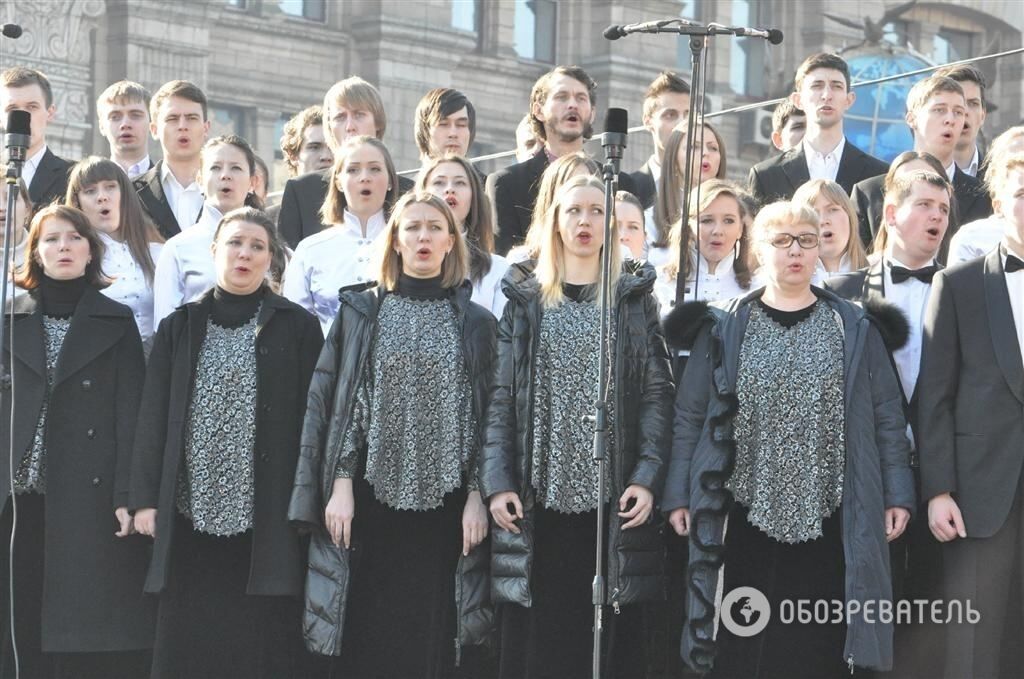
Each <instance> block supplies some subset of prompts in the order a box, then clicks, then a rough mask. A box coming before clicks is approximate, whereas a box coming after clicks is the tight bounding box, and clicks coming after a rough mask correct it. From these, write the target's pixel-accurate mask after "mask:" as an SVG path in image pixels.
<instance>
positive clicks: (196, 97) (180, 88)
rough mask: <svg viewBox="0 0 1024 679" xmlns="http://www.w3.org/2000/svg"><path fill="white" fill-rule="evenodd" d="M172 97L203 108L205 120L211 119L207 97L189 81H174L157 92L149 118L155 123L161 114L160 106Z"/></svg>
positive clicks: (152, 101) (151, 103)
mask: <svg viewBox="0 0 1024 679" xmlns="http://www.w3.org/2000/svg"><path fill="white" fill-rule="evenodd" d="M171 97H178V98H179V99H184V100H186V101H192V102H195V103H197V104H199V105H200V106H202V107H203V120H206V119H207V118H208V117H209V111H208V110H207V109H208V104H207V101H206V95H205V94H204V93H203V91H202V90H201V89H199V86H198V85H193V84H192V83H190V82H189V81H187V80H172V81H170V82H167V83H164V84H163V85H161V86H160V89H158V90H157V91H156V94H154V95H153V98H152V99H151V100H150V102H149V118H150V120H153V121H154V122H155V121H156V119H157V115H156V114H157V113H159V112H160V106H161V105H163V103H164V102H165V101H167V100H168V99H170V98H171Z"/></svg>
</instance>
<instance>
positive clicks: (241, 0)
mask: <svg viewBox="0 0 1024 679" xmlns="http://www.w3.org/2000/svg"><path fill="white" fill-rule="evenodd" d="M226 4H227V6H228V7H230V8H231V9H240V10H242V11H245V10H247V9H249V2H248V0H226Z"/></svg>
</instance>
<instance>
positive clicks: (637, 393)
mask: <svg viewBox="0 0 1024 679" xmlns="http://www.w3.org/2000/svg"><path fill="white" fill-rule="evenodd" d="M654 279H655V274H654V269H653V268H652V267H650V266H644V267H642V268H641V269H639V270H638V271H637V274H636V275H634V274H630V273H623V274H622V276H621V277H620V278H619V283H618V287H617V289H616V291H615V293H614V294H615V308H616V312H617V315H616V332H615V353H614V366H613V369H614V370H615V384H616V386H617V388H616V389H615V396H614V402H613V407H614V409H615V410H614V419H613V422H614V427H615V431H614V441H615V448H614V454H613V457H612V460H611V464H609V467H608V468H609V474H610V476H611V481H612V484H611V485H612V495H613V497H612V498H610V500H611V501H612V502H614V501H616V500H617V499H618V498H619V497H620V496H621V495H622V493H623V492H624V491H625V490H626V487H627V486H630V485H633V484H637V485H640V486H643V487H645V488H647V489H649V490H650V491H651V492H652V493H653V494H654V497H655V502H657V501H658V498H659V497H660V495H661V491H662V486H663V482H664V478H665V468H666V466H667V461H668V454H669V445H670V441H671V433H672V397H673V394H674V393H675V389H674V388H673V386H672V379H671V374H670V369H669V362H668V351H667V349H666V348H665V341H664V339H662V334H661V326H660V325H659V322H658V304H657V302H656V301H655V300H654V297H653V296H652V295H651V290H652V289H653V287H654ZM502 289H503V290H504V292H505V295H506V296H507V297H508V304H506V305H505V312H504V314H503V315H502V319H501V322H500V323H499V325H498V363H497V365H496V366H495V376H494V386H493V387H492V388H491V399H490V401H491V402H490V405H489V406H488V409H487V432H486V436H487V440H486V444H485V445H484V449H483V452H482V453H481V455H480V492H481V494H482V495H483V496H484V497H485V498H488V499H489V498H490V497H491V496H493V495H496V494H497V493H501V492H505V491H514V492H515V493H517V494H518V495H519V497H520V499H521V500H522V503H523V514H524V519H523V520H522V521H521V522H520V526H521V528H522V532H521V533H519V534H518V535H517V534H515V533H512V532H510V531H507V530H504V529H501V528H496V529H495V530H494V532H493V534H492V536H491V552H492V561H491V566H492V574H491V576H492V577H491V597H492V599H493V600H494V601H495V602H499V601H504V602H511V603H517V604H520V605H523V606H529V605H530V604H531V603H532V594H531V591H530V569H531V564H532V562H533V557H534V555H533V545H534V540H533V535H532V530H533V508H534V503H535V502H536V499H535V497H534V496H535V493H534V490H533V486H532V485H531V481H530V473H529V470H530V465H531V459H532V448H533V418H532V414H533V362H534V358H535V356H536V353H537V347H538V343H539V331H540V321H541V315H542V313H543V310H542V307H541V300H540V284H539V283H538V282H537V278H536V277H535V276H533V275H526V274H525V269H524V268H523V267H520V266H516V267H513V268H512V269H510V270H509V273H508V274H506V276H505V279H504V280H503V281H502ZM595 339H596V338H595ZM621 525H622V519H620V518H619V516H618V515H617V514H616V513H615V512H609V521H608V541H607V543H606V544H607V550H608V551H607V563H608V566H607V570H608V578H607V590H608V593H609V597H608V602H609V603H612V604H619V603H621V604H630V603H637V602H640V601H651V600H656V599H660V598H662V597H663V595H664V591H663V589H664V586H663V583H662V575H663V569H664V547H663V544H664V543H663V539H662V536H661V535H660V530H661V523H660V519H659V517H658V514H657V512H654V513H653V514H652V520H651V521H650V522H648V523H647V524H645V525H643V526H638V527H636V528H632V529H630V530H627V531H623V530H622V529H621Z"/></svg>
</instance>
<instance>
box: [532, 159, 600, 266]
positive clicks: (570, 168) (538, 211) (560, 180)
mask: <svg viewBox="0 0 1024 679" xmlns="http://www.w3.org/2000/svg"><path fill="white" fill-rule="evenodd" d="M581 166H582V167H586V168H587V172H588V173H590V174H591V175H593V176H597V175H598V174H600V172H601V166H600V165H599V164H598V163H597V161H596V160H594V159H593V158H591V157H590V156H588V155H587V154H586V153H584V152H583V151H577V152H575V153H567V154H565V155H564V156H560V157H559V158H558V159H557V160H555V162H553V163H551V164H550V165H548V166H547V167H546V168H545V169H544V174H542V175H541V178H540V187H539V188H538V189H537V200H536V201H534V203H533V216H532V218H531V219H530V227H529V228H528V229H527V230H526V237H525V238H524V239H523V245H524V247H525V248H526V253H527V257H528V258H529V259H537V253H538V252H540V246H541V235H540V234H541V232H542V231H543V230H544V220H545V219H546V218H547V213H548V208H549V207H551V205H552V204H553V203H554V202H555V195H556V194H557V193H558V190H559V189H560V188H562V185H563V184H565V183H566V182H567V181H568V180H569V179H570V178H571V177H572V176H573V175H574V174H575V173H576V171H577V170H579V169H580V167H581Z"/></svg>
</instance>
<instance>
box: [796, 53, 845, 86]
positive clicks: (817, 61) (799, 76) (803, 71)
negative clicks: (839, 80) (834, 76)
mask: <svg viewBox="0 0 1024 679" xmlns="http://www.w3.org/2000/svg"><path fill="white" fill-rule="evenodd" d="M819 68H828V69H832V70H834V71H839V72H840V73H842V74H843V79H844V80H846V91H847V92H849V91H850V86H851V83H850V66H849V64H847V63H846V60H845V59H843V58H842V57H841V56H839V55H838V54H829V53H827V52H818V53H817V54H812V55H811V56H809V57H807V58H806V59H804V61H803V63H802V64H800V66H799V68H797V69H796V78H795V80H794V83H795V85H796V91H797V92H799V91H800V86H801V85H802V84H803V82H804V78H806V77H807V74H808V73H810V72H811V71H813V70H815V69H819Z"/></svg>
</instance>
